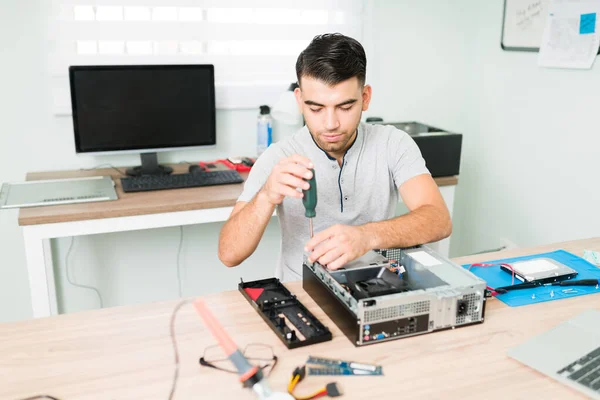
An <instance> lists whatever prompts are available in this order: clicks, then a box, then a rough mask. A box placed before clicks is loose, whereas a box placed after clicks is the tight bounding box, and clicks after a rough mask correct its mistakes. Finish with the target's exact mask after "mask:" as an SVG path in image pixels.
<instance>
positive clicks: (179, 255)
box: [177, 226, 183, 297]
mask: <svg viewBox="0 0 600 400" xmlns="http://www.w3.org/2000/svg"><path fill="white" fill-rule="evenodd" d="M182 247H183V226H179V246H178V248H177V284H178V288H179V297H182V296H183V289H182V282H181V248H182Z"/></svg>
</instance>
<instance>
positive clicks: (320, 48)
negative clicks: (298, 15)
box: [296, 33, 367, 86]
mask: <svg viewBox="0 0 600 400" xmlns="http://www.w3.org/2000/svg"><path fill="white" fill-rule="evenodd" d="M366 71H367V57H366V55H365V50H364V48H363V47H362V45H361V44H360V43H359V42H358V41H356V40H355V39H352V38H351V37H348V36H344V35H342V34H340V33H326V34H323V35H318V36H315V37H314V38H313V40H312V41H311V42H310V44H309V45H308V47H307V48H306V49H304V51H302V53H300V55H299V56H298V60H297V61H296V77H297V78H298V83H299V84H300V79H301V78H302V77H303V76H305V77H310V78H314V79H318V80H320V81H323V82H325V83H326V84H327V85H330V86H333V85H337V84H338V83H340V82H343V81H345V80H347V79H350V78H353V77H357V78H358V81H359V83H360V85H364V84H365V78H366Z"/></svg>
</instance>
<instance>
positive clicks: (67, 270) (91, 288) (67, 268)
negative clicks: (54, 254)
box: [65, 236, 104, 308]
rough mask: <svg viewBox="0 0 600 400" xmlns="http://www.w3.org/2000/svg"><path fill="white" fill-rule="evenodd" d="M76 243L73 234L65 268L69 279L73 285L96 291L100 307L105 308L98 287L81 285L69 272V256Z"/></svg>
mask: <svg viewBox="0 0 600 400" xmlns="http://www.w3.org/2000/svg"><path fill="white" fill-rule="evenodd" d="M74 243H75V237H74V236H71V244H69V250H67V256H66V257H65V270H66V275H67V281H68V282H69V283H70V284H71V285H73V286H76V287H80V288H83V289H89V290H93V291H94V292H96V294H97V295H98V300H100V308H104V301H103V300H102V295H101V294H100V291H99V290H98V289H96V288H95V287H93V286H87V285H81V284H79V283H75V280H74V279H71V275H70V274H69V258H70V256H71V251H72V250H73V244H74Z"/></svg>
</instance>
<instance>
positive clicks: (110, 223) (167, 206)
mask: <svg viewBox="0 0 600 400" xmlns="http://www.w3.org/2000/svg"><path fill="white" fill-rule="evenodd" d="M172 167H173V168H174V170H175V172H185V171H187V166H186V165H172ZM96 175H111V176H113V178H114V180H115V183H116V190H117V195H118V196H119V200H116V201H109V202H98V203H86V204H71V205H60V206H48V207H35V208H23V209H21V210H20V212H19V225H20V226H21V227H22V229H23V237H24V242H25V253H26V260H27V272H28V276H29V292H30V296H31V304H32V308H33V316H34V318H38V317H46V316H50V315H56V314H58V309H57V296H56V284H55V280H54V266H53V261H52V249H51V246H50V241H51V240H52V239H55V238H61V237H73V236H82V235H92V234H99V233H110V232H125V231H134V230H140V229H152V228H165V227H173V226H184V225H194V224H203V223H210V222H220V221H226V220H227V218H228V217H229V214H230V213H231V210H232V209H233V205H234V204H235V201H236V199H237V198H238V196H239V194H240V193H241V190H242V184H237V185H223V186H211V187H202V188H190V189H178V190H162V191H152V192H141V193H125V192H123V189H122V188H121V182H120V180H119V179H118V178H119V175H118V173H117V172H116V171H115V170H113V169H98V170H93V171H60V172H40V173H30V174H28V175H27V180H37V179H57V178H71V177H81V176H96ZM436 182H437V183H438V186H439V187H440V191H441V193H442V196H443V197H444V200H445V201H446V204H447V205H448V208H449V209H450V212H451V214H452V209H453V207H454V189H455V187H456V184H457V182H458V178H457V177H444V178H436ZM431 247H432V248H434V249H435V250H436V251H438V252H439V253H440V254H442V255H445V256H447V255H448V249H449V238H448V239H444V240H442V241H440V242H437V243H434V244H432V245H431ZM215 251H216V249H215Z"/></svg>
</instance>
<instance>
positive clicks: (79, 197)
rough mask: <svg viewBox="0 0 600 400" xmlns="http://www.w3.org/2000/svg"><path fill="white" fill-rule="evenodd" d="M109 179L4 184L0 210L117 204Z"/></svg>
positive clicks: (96, 178)
mask: <svg viewBox="0 0 600 400" xmlns="http://www.w3.org/2000/svg"><path fill="white" fill-rule="evenodd" d="M114 186H115V184H114V182H113V180H112V178H111V177H110V176H90V177H83V178H68V179H48V180H40V181H25V182H16V183H4V184H3V185H2V188H0V209H2V208H21V207H37V206H52V205H57V204H72V203H89V202H95V201H109V200H117V199H118V196H117V192H116V191H115V187H114Z"/></svg>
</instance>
